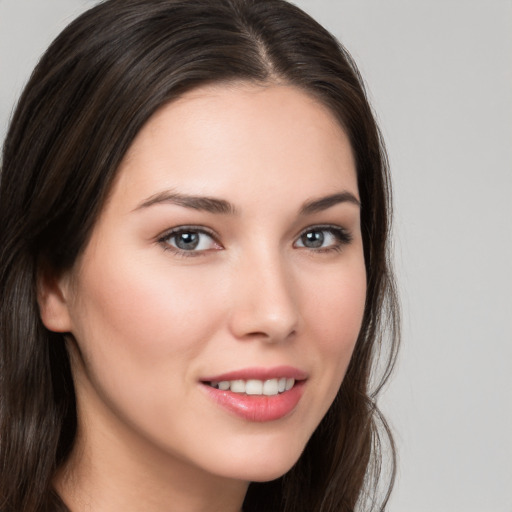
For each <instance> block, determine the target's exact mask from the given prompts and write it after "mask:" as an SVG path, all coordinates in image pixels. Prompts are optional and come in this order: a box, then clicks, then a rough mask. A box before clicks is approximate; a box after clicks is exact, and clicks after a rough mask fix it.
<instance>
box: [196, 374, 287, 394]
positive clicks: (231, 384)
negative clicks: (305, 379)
mask: <svg viewBox="0 0 512 512" xmlns="http://www.w3.org/2000/svg"><path fill="white" fill-rule="evenodd" d="M295 382H296V380H295V379H294V378H289V377H280V378H274V379H267V380H259V379H247V380H244V379H235V380H221V381H209V382H205V384H206V385H207V386H210V387H212V388H214V389H219V390H221V391H231V392H232V393H239V394H242V395H253V396H275V395H279V394H281V393H284V392H285V391H290V389H292V388H293V387H294V386H295Z"/></svg>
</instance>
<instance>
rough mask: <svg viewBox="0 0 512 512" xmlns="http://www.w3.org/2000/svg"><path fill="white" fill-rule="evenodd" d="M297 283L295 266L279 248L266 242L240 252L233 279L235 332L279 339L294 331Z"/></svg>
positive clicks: (296, 309)
mask: <svg viewBox="0 0 512 512" xmlns="http://www.w3.org/2000/svg"><path fill="white" fill-rule="evenodd" d="M294 284H295V283H294V279H293V273H292V270H291V268H290V266H289V265H287V262H286V259H285V257H284V256H283V254H282V252H281V251H280V250H279V249H278V248H274V249H272V248H269V247H268V246H267V247H265V248H263V249H262V250H258V251H256V252H252V253H251V255H247V254H243V255H241V256H240V261H239V264H238V271H237V272H236V277H235V279H234V283H233V298H234V301H233V304H234V307H233V311H232V316H231V328H232V330H233V332H234V334H235V335H236V336H237V337H239V338H245V337H262V338H264V339H266V340H267V341H272V342H279V341H282V340H285V339H287V338H288V337H290V336H291V335H292V334H293V333H295V332H296V330H297V327H298V321H299V310H298V303H297V297H296V296H295V294H294Z"/></svg>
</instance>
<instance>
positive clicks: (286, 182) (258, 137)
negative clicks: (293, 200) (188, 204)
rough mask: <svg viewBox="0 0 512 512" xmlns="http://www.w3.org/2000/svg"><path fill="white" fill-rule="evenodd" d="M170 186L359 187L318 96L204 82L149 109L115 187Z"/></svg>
mask: <svg viewBox="0 0 512 512" xmlns="http://www.w3.org/2000/svg"><path fill="white" fill-rule="evenodd" d="M241 185H243V186H241ZM175 187H178V188H179V189H180V191H181V192H185V193H194V194H197V193H204V194H208V195H222V196H223V195H226V194H229V195H233V194H235V195H236V190H237V189H244V190H245V191H252V195H255V194H257V193H261V192H262V191H265V190H267V193H270V192H271V191H272V190H278V189H280V190H281V191H282V190H283V188H284V187H286V188H287V189H289V190H290V191H291V189H293V188H296V189H298V190H301V189H302V190H303V191H306V190H307V189H308V188H323V189H325V190H318V193H319V194H321V193H324V192H327V193H328V192H329V191H330V189H332V188H340V187H343V188H347V187H348V188H351V189H352V192H354V193H356V194H357V181H356V176H355V166H354V159H353V155H352V149H351V147H350V143H349V141H348V138H347V136H346V134H345V133H344V131H343V129H342V127H341V125H340V124H339V123H338V121H337V120H336V118H335V117H334V115H333V114H332V112H331V111H330V110H329V109H328V108H327V107H325V106H324V105H323V104H322V103H320V102H319V101H318V100H316V99H315V98H313V97H311V96H310V95H308V94H307V93H305V92H303V91H301V90H299V89H297V88H295V87H292V86H285V85H265V86H262V85H255V84H230V85H216V86H208V87H202V88H198V89H195V90H193V91H190V92H188V93H186V94H185V95H183V96H182V97H181V98H180V99H178V100H176V101H173V102H171V103H169V104H167V105H165V106H164V107H162V108H161V109H160V110H159V111H158V112H157V113H156V114H154V115H153V116H152V118H151V119H150V120H149V121H148V122H147V123H146V125H145V126H144V127H143V128H142V130H141V131H140V132H139V134H138V135H137V137H136V138H135V140H134V142H133V143H132V145H131V147H130V149H129V150H128V152H127V154H126V156H125V158H124V159H123V162H122V163H121V166H120V169H119V175H118V180H117V183H116V187H115V188H117V189H118V190H120V191H122V194H123V196H125V197H128V196H131V195H135V196H140V195H143V194H144V193H147V194H150V193H155V192H157V190H155V189H156V188H160V189H163V188H169V189H170V188H175Z"/></svg>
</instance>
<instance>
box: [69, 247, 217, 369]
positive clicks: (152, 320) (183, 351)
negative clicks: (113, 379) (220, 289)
mask: <svg viewBox="0 0 512 512" xmlns="http://www.w3.org/2000/svg"><path fill="white" fill-rule="evenodd" d="M98 260H99V261H105V260H102V259H101V258H96V259H95V261H98ZM110 261H111V262H110V263H106V264H104V265H101V266H99V265H94V266H90V267H88V268H87V269H86V273H83V274H82V275H81V280H80V290H78V294H77V295H78V296H79V297H80V300H79V301H78V302H77V303H76V304H75V305H74V307H73V310H74V312H75V315H74V320H75V325H76V331H77V332H76V333H74V334H75V335H76V338H77V340H78V342H79V345H80V348H81V350H82V351H83V352H84V355H85V356H88V357H87V359H88V360H92V359H94V360H95V364H97V365H100V364H101V365H102V366H105V365H112V367H113V368H117V367H118V366H119V362H120V361H122V362H123V363H124V367H125V368H126V366H127V365H130V366H131V367H132V368H131V371H134V372H135V371H144V370H145V369H146V370H153V369H154V368H155V365H156V366H158V365H159V364H163V362H164V361H167V363H168V362H169V360H170V361H175V362H176V366H178V364H179V362H180V360H181V358H182V357H183V358H190V357H193V355H194V354H195V353H198V352H199V351H200V350H201V347H202V346H203V344H204V343H206V342H207V338H208V335H209V334H211V332H212V330H214V329H215V328H216V326H217V323H218V322H219V318H220V303H219V301H218V300H216V297H214V296H213V292H212V291H211V288H210V287H208V286H205V276H203V275H202V274H201V272H190V269H186V268H183V269H179V270H178V271H176V269H174V270H173V272H172V273H171V272H170V269H169V268H168V267H167V266H166V262H165V261H164V262H163V263H159V264H157V265H148V264H147V263H146V264H145V265H144V264H142V262H140V261H137V260H136V259H135V260H133V259H132V260H128V259H123V257H122V255H121V256H119V257H118V258H112V259H111V260H110ZM167 355H169V356H172V358H166V356H167Z"/></svg>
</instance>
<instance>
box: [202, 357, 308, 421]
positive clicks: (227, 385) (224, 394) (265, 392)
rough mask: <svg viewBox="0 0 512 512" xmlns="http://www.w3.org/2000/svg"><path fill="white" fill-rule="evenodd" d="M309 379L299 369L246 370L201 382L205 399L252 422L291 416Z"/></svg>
mask: <svg viewBox="0 0 512 512" xmlns="http://www.w3.org/2000/svg"><path fill="white" fill-rule="evenodd" d="M307 380H308V375H307V374H306V373H305V372H303V371H301V370H298V369H296V368H292V367H289V366H281V367H275V368H266V369H265V368H246V369H243V370H238V371H234V372H229V373H224V374H222V375H217V376H214V377H213V376H212V377H209V378H205V379H201V384H202V386H203V389H204V391H206V395H207V396H209V397H210V398H211V399H212V400H213V402H214V403H216V404H218V405H220V406H221V408H223V409H225V410H227V411H229V412H230V413H232V414H235V415H236V416H238V417H241V418H242V419H244V420H249V421H251V422H267V421H274V420H278V419H281V418H284V417H287V416H288V415H290V414H291V413H292V412H293V411H294V410H295V408H296V407H297V405H298V403H299V401H300V400H301V397H302V395H303V393H304V389H305V385H306V382H307Z"/></svg>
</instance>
